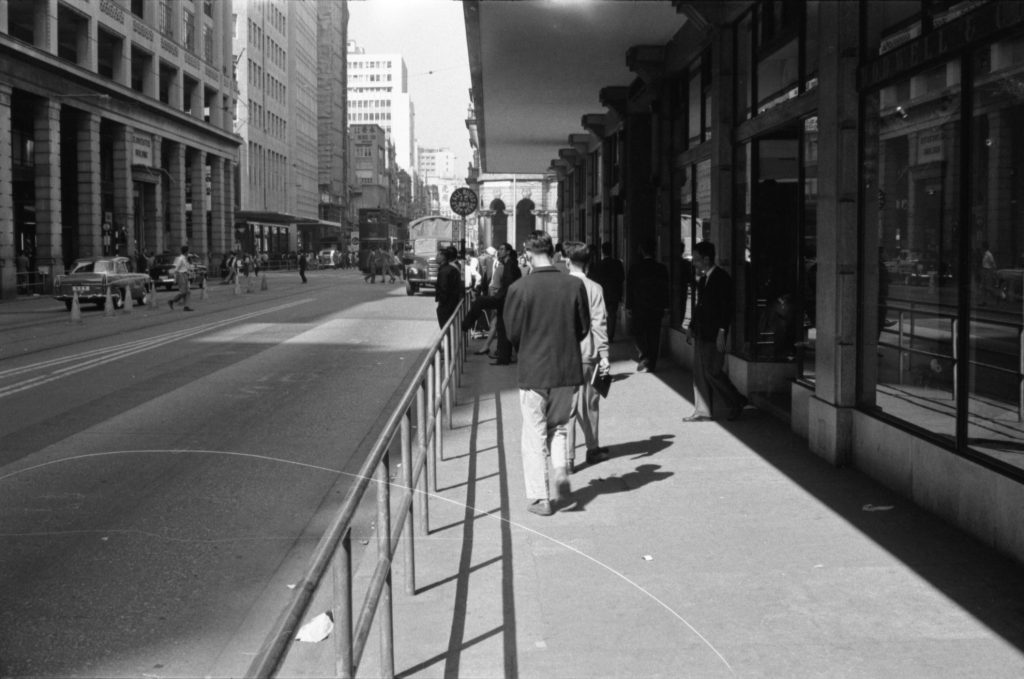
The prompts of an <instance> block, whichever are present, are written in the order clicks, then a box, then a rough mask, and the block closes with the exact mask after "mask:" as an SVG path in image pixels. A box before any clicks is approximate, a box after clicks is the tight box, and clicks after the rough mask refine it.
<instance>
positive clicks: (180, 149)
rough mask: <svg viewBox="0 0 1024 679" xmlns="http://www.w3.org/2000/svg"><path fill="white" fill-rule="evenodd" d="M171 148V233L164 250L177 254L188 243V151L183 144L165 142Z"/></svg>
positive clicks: (169, 164) (168, 209)
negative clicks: (186, 200) (186, 204)
mask: <svg viewBox="0 0 1024 679" xmlns="http://www.w3.org/2000/svg"><path fill="white" fill-rule="evenodd" d="M164 144H168V145H169V146H170V148H169V150H168V153H167V157H168V167H167V172H168V173H169V175H170V177H169V180H170V181H169V184H168V191H169V193H170V196H169V197H168V201H167V212H168V215H167V216H168V217H169V220H170V225H171V228H170V231H169V232H167V233H165V234H164V235H165V238H166V240H165V241H164V249H165V250H168V251H170V252H177V251H178V248H180V247H181V246H182V245H185V244H187V243H188V238H187V236H186V234H185V155H186V152H187V149H186V148H185V146H184V145H183V144H179V143H177V142H171V141H166V140H165V141H164Z"/></svg>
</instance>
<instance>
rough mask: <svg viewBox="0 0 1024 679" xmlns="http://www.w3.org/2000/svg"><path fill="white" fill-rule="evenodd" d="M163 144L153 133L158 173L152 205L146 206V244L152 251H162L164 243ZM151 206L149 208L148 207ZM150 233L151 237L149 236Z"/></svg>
mask: <svg viewBox="0 0 1024 679" xmlns="http://www.w3.org/2000/svg"><path fill="white" fill-rule="evenodd" d="M163 145H164V139H163V137H161V136H159V135H153V167H154V168H155V169H156V171H157V172H158V173H159V174H160V177H159V178H158V179H157V182H156V187H155V188H154V189H153V200H152V205H150V206H147V212H146V223H147V224H152V225H153V227H152V231H147V232H146V246H147V247H148V248H149V251H150V252H152V253H157V252H163V250H164V248H165V247H166V245H165V244H164V236H165V235H166V234H165V233H164V181H165V178H166V177H167V168H165V167H164V166H163V158H164V154H163ZM149 208H151V210H150V209H149ZM150 234H152V237H150Z"/></svg>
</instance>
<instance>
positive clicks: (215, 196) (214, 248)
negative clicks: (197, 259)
mask: <svg viewBox="0 0 1024 679" xmlns="http://www.w3.org/2000/svg"><path fill="white" fill-rule="evenodd" d="M226 165H228V163H227V162H225V159H224V157H223V156H214V155H211V156H210V214H211V218H210V219H211V221H212V223H213V229H212V230H213V240H212V241H210V255H211V256H217V257H219V256H220V255H222V254H224V253H225V252H227V250H228V247H227V244H229V243H230V240H228V239H229V238H230V236H231V226H230V224H228V223H227V222H226V221H225V219H226V217H227V202H226V201H225V200H224V198H225V196H224V184H225V181H224V174H225V166H226Z"/></svg>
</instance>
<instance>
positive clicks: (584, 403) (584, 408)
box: [563, 241, 611, 473]
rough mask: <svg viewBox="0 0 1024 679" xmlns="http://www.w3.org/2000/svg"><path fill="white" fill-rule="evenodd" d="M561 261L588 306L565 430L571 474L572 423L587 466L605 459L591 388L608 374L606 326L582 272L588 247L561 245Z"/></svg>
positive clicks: (596, 294) (594, 289)
mask: <svg viewBox="0 0 1024 679" xmlns="http://www.w3.org/2000/svg"><path fill="white" fill-rule="evenodd" d="M563 251H564V253H565V261H566V262H568V264H569V275H570V276H575V277H576V278H578V279H580V280H581V281H583V287H584V288H585V289H586V291H587V302H588V303H589V305H590V307H589V308H590V333H589V334H588V335H587V336H586V337H584V338H583V341H582V342H580V355H581V357H582V359H583V386H581V387H580V388H579V389H577V390H576V396H575V398H574V399H573V409H572V410H573V416H572V419H571V420H570V423H569V430H568V463H569V464H568V469H569V472H570V473H572V471H573V468H574V467H575V464H576V423H579V425H580V430H582V431H583V442H584V443H585V444H586V446H587V464H597V463H598V462H603V461H604V460H607V459H608V449H607V448H602V447H601V444H600V443H599V442H598V441H599V438H598V425H599V423H600V420H599V415H600V411H599V409H598V408H599V405H600V402H601V394H600V393H598V391H597V389H596V388H594V384H593V379H594V373H595V372H597V373H600V374H601V375H606V374H608V370H609V368H610V367H611V364H610V363H609V362H608V325H607V321H606V318H607V309H606V307H605V304H606V302H605V300H604V293H603V292H602V290H601V286H600V285H598V284H597V283H596V282H595V281H592V280H590V279H589V278H587V274H586V272H585V268H586V266H587V264H588V263H589V262H590V247H589V246H588V245H585V244H584V243H578V242H575V241H569V242H568V243H565V244H564V245H563Z"/></svg>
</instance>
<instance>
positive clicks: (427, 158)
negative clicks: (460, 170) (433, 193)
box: [416, 146, 458, 184]
mask: <svg viewBox="0 0 1024 679" xmlns="http://www.w3.org/2000/svg"><path fill="white" fill-rule="evenodd" d="M416 155H417V163H416V165H417V169H418V170H419V173H420V176H421V177H423V181H424V182H425V183H427V184H429V183H431V180H433V179H437V178H440V177H456V176H458V175H457V174H456V171H455V162H456V160H455V154H454V153H453V152H452V150H451V149H449V148H446V147H442V148H425V147H422V146H421V147H419V148H418V150H417V154H416Z"/></svg>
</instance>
